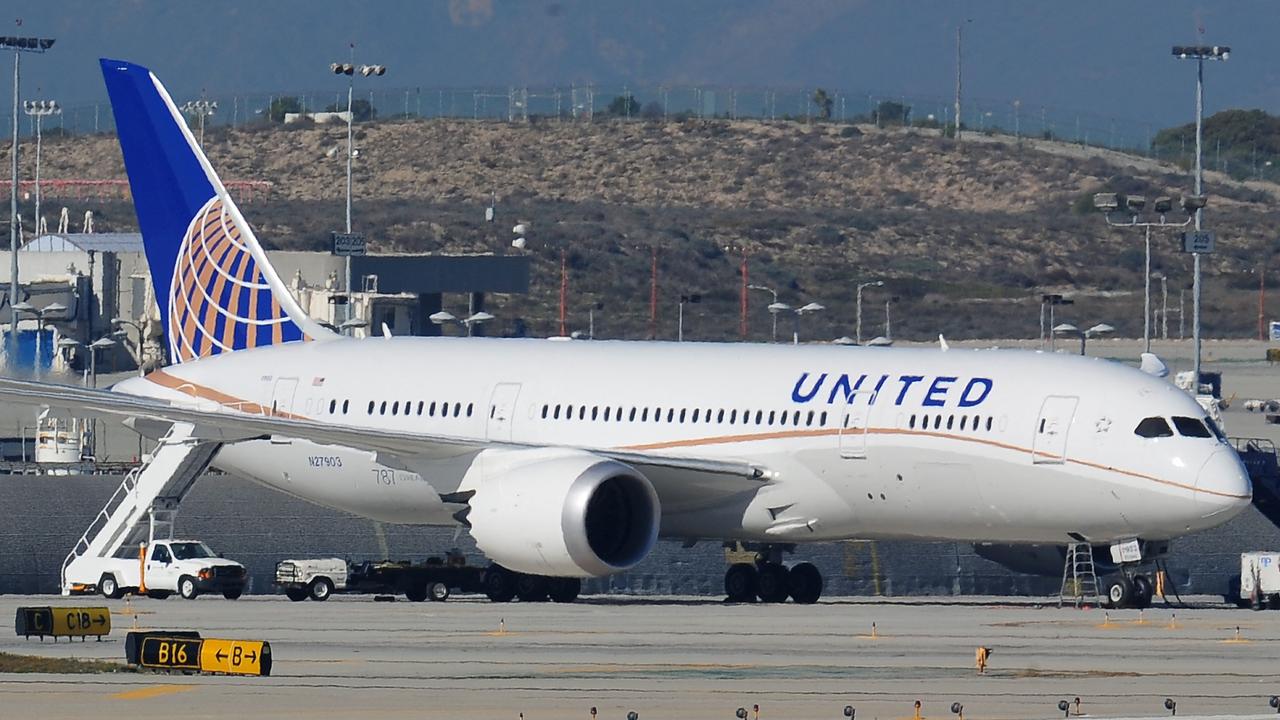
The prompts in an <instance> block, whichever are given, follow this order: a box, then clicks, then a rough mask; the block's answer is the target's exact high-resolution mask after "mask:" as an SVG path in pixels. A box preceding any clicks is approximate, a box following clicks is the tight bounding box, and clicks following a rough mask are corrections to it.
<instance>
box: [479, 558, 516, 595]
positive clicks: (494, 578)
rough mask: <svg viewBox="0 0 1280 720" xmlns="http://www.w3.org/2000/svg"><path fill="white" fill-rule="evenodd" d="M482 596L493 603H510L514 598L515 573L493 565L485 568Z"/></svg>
mask: <svg viewBox="0 0 1280 720" xmlns="http://www.w3.org/2000/svg"><path fill="white" fill-rule="evenodd" d="M481 582H482V583H483V584H484V594H485V595H486V596H488V598H489V599H490V600H492V601H493V602H511V601H512V599H514V598H515V596H516V577H515V573H513V572H511V571H510V570H508V569H506V568H504V567H502V566H501V565H498V564H497V563H494V564H492V565H490V566H489V567H487V568H485V571H484V579H483V580H482V581H481Z"/></svg>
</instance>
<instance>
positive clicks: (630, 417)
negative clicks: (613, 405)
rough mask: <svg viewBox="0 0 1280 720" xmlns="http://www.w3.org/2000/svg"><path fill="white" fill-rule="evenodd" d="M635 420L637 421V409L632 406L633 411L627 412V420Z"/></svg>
mask: <svg viewBox="0 0 1280 720" xmlns="http://www.w3.org/2000/svg"><path fill="white" fill-rule="evenodd" d="M635 421H636V409H635V408H631V412H629V413H627V422H635Z"/></svg>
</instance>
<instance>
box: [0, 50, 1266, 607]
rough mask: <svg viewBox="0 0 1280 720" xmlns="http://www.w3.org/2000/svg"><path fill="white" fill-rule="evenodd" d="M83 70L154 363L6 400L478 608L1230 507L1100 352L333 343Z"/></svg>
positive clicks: (785, 583)
mask: <svg viewBox="0 0 1280 720" xmlns="http://www.w3.org/2000/svg"><path fill="white" fill-rule="evenodd" d="M102 71H103V73H104V75H105V78H106V83H107V88H108V91H109V93H110V96H111V102H112V106H113V109H114V111H115V115H116V125H117V128H118V132H119V136H120V144H121V147H122V149H123V152H124V159H125V164H126V167H127V170H128V175H129V181H130V184H131V186H132V188H133V197H134V201H135V205H136V208H137V214H138V221H139V224H140V226H141V229H142V233H143V238H144V242H145V246H146V253H147V260H148V263H149V265H150V268H151V275H152V280H153V282H154V283H155V286H156V288H157V293H156V294H157V299H158V303H159V310H160V316H161V318H162V319H163V322H164V323H165V330H166V338H167V343H168V345H169V351H170V356H171V358H172V361H173V364H172V365H170V366H168V367H165V368H163V369H161V370H157V371H155V372H152V373H151V374H149V375H146V376H145V377H138V378H133V379H129V380H127V381H124V382H121V383H119V384H118V385H116V386H115V387H113V388H112V389H111V391H110V392H106V391H91V390H80V389H68V388H53V387H50V386H44V385H39V384H35V383H25V382H18V381H5V382H4V383H3V385H2V386H0V398H7V399H10V400H18V401H22V402H29V403H38V404H46V405H51V406H56V407H66V408H73V409H76V410H78V411H82V412H83V411H88V412H91V413H96V414H99V415H113V416H116V417H120V418H130V419H132V420H133V424H134V427H135V428H137V429H139V430H141V431H143V432H145V433H148V434H151V435H153V436H158V435H159V434H161V433H163V432H164V431H165V430H166V429H167V428H168V426H169V425H171V424H173V423H177V422H184V423H190V424H192V425H193V427H194V432H195V434H196V435H197V436H199V437H206V438H209V439H210V440H211V441H217V442H220V443H225V444H224V445H222V447H221V449H220V450H219V451H218V454H217V455H216V457H215V458H214V460H213V464H214V465H215V466H217V467H219V468H222V469H224V470H226V471H228V472H230V473H234V474H236V475H238V476H242V477H247V478H252V479H253V480H256V481H257V482H260V483H262V484H264V485H267V486H269V487H272V488H276V489H278V490H280V491H282V492H285V493H289V494H291V495H295V496H297V497H300V498H305V499H307V500H310V501H313V502H316V503H320V504H322V505H327V506H330V507H334V508H339V509H342V510H346V511H350V512H353V513H358V514H360V515H364V516H367V517H370V518H375V519H378V520H382V521H386V522H395V523H423V524H440V525H456V524H461V525H464V526H466V527H468V528H469V529H470V532H471V534H472V536H473V537H474V539H475V541H476V544H477V546H478V547H479V548H480V550H482V551H483V552H484V553H485V554H486V555H487V556H488V557H489V559H490V560H491V561H493V563H494V565H493V566H491V571H490V573H489V574H488V577H487V579H486V582H487V583H488V585H489V589H490V595H491V596H492V597H495V598H497V599H509V598H510V597H511V596H512V595H513V594H514V593H516V592H517V589H519V592H520V594H521V596H522V597H537V596H539V595H542V596H545V594H546V592H547V591H548V588H550V589H551V590H553V591H554V592H555V593H556V595H557V596H558V597H565V596H569V597H571V596H572V595H573V594H576V590H575V587H576V586H575V585H574V582H575V581H573V580H563V579H561V578H581V577H588V576H600V575H607V574H609V573H614V572H619V571H623V570H626V569H628V568H630V567H632V566H634V565H636V564H637V563H639V562H640V561H641V560H643V559H644V558H645V556H646V555H647V554H648V553H649V552H650V550H651V549H652V548H653V546H654V543H655V542H656V541H657V540H658V539H659V538H670V539H678V540H684V541H698V540H714V541H722V540H741V541H747V542H751V543H757V544H759V546H760V547H761V548H762V555H761V560H760V562H758V563H756V564H755V565H738V566H734V567H732V568H730V570H729V572H728V573H727V574H726V590H727V592H728V593H729V595H730V596H731V597H732V598H735V599H748V598H754V597H756V596H758V597H760V598H761V599H764V600H768V601H780V600H785V599H786V598H787V597H788V596H790V597H792V598H794V599H795V600H796V601H799V602H813V601H815V600H817V599H818V597H819V595H820V593H821V590H822V578H821V575H820V574H819V573H818V571H817V569H816V568H815V567H814V566H813V565H812V564H809V563H804V562H802V563H799V564H797V565H794V566H792V567H790V568H788V567H786V566H784V565H783V564H782V563H781V556H780V551H781V549H783V548H788V549H790V548H792V547H793V546H795V545H798V544H801V543H807V542H818V541H830V540H839V539H845V538H937V539H952V540H963V541H999V542H1006V543H1057V544H1062V543H1068V542H1073V541H1078V542H1088V543H1091V544H1093V545H1096V546H1102V547H1107V546H1115V547H1117V548H1120V547H1124V548H1132V547H1135V546H1137V545H1138V541H1157V542H1151V543H1147V542H1143V543H1142V547H1148V548H1151V547H1157V546H1159V545H1160V544H1161V543H1160V542H1158V541H1164V540H1168V539H1170V538H1173V537H1175V536H1178V535H1180V534H1184V533H1188V532H1193V531H1196V530H1200V529H1203V528H1207V527H1211V526H1215V525H1218V524H1221V523H1223V522H1225V521H1226V520H1227V519H1228V518H1231V517H1232V516H1233V515H1235V514H1236V513H1237V512H1239V511H1240V510H1241V509H1242V508H1244V507H1245V506H1246V505H1248V503H1249V500H1250V494H1251V489H1250V485H1249V479H1248V476H1247V474H1246V472H1245V469H1244V467H1243V466H1242V465H1241V463H1240V461H1239V459H1238V458H1237V456H1236V455H1235V453H1234V451H1233V450H1232V448H1231V447H1230V446H1229V445H1228V444H1227V443H1226V442H1225V439H1224V438H1223V437H1222V435H1221V433H1220V432H1219V431H1218V429H1217V428H1216V426H1215V425H1214V423H1213V422H1212V421H1211V420H1210V419H1209V418H1208V417H1206V415H1205V412H1204V410H1202V409H1201V408H1200V406H1199V405H1198V404H1197V403H1196V402H1195V400H1194V399H1192V398H1191V397H1189V396H1188V395H1187V394H1186V393H1184V392H1181V391H1179V390H1178V389H1176V388H1174V387H1173V386H1172V385H1170V384H1169V383H1167V382H1165V381H1164V380H1162V379H1160V378H1157V377H1153V376H1151V375H1148V374H1145V373H1143V372H1141V371H1139V370H1137V369H1133V368H1130V367H1126V366H1123V365H1119V364H1116V363H1112V362H1108V361H1103V360H1099V359H1093V358H1084V357H1078V356H1064V355H1048V354H1040V353H1032V352H1018V351H1003V350H984V351H960V350H950V351H942V350H924V349H893V348H861V347H841V346H824V347H817V346H799V347H795V346H778V345H749V344H746V345H743V344H735V345H729V344H714V343H662V342H615V341H610V342H595V341H592V342H582V341H563V342H561V341H554V340H533V339H520V340H505V339H484V338H476V339H470V338H420V337H387V338H369V339H361V340H355V339H350V338H346V337H342V336H339V335H337V334H335V333H333V332H331V331H330V330H328V329H326V328H325V327H323V326H321V325H319V324H318V323H316V322H315V321H313V320H312V319H310V318H308V317H307V316H306V315H305V314H304V312H303V311H302V310H301V308H300V307H299V305H298V304H297V302H295V300H294V298H293V297H291V295H290V293H289V292H288V289H287V287H286V285H285V284H284V283H283V282H281V280H280V278H279V277H278V276H277V274H276V273H275V271H274V270H273V269H272V268H271V266H270V265H269V264H268V262H267V258H266V255H265V253H264V252H263V249H262V247H261V245H260V244H259V243H258V240H257V238H256V237H255V236H254V233H253V231H252V230H251V229H250V226H249V224H248V223H247V222H246V221H245V219H244V217H243V216H242V215H241V214H240V211H239V210H238V209H237V207H236V205H235V203H234V202H233V201H232V199H231V197H229V196H228V194H227V192H226V190H225V188H224V187H223V185H222V183H221V182H220V181H219V179H218V176H217V175H216V174H215V172H214V170H213V169H212V167H211V166H210V164H209V162H208V160H207V158H206V157H205V155H204V153H203V152H202V151H201V149H200V147H199V146H198V145H197V144H196V142H195V141H194V140H193V138H192V135H191V133H190V132H189V130H188V129H187V127H186V124H185V123H184V122H183V120H182V117H181V115H180V114H179V112H178V110H177V108H175V106H174V104H173V101H172V100H171V98H170V97H169V95H168V94H167V92H166V91H165V89H164V87H163V86H162V85H161V84H160V82H159V81H158V80H157V79H156V77H155V76H154V75H153V74H152V73H151V72H149V71H148V70H147V69H145V68H143V67H139V66H137V65H134V64H130V63H127V62H121V61H117V60H103V61H102ZM1129 559H1133V558H1132V557H1130V558H1129ZM1112 586H1113V587H1114V588H1117V591H1116V593H1113V595H1112V599H1113V600H1114V601H1116V602H1117V604H1126V603H1127V604H1141V603H1142V602H1144V599H1143V593H1144V592H1145V593H1146V599H1147V600H1149V598H1150V594H1149V593H1150V591H1149V588H1150V582H1149V580H1147V579H1146V577H1145V576H1144V575H1141V574H1140V573H1138V572H1137V571H1136V570H1133V569H1132V568H1127V569H1126V571H1125V572H1123V573H1121V574H1119V575H1118V576H1117V577H1116V578H1114V579H1113V580H1112ZM1144 588H1145V590H1144Z"/></svg>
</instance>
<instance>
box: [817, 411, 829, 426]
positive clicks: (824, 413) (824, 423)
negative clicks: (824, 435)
mask: <svg viewBox="0 0 1280 720" xmlns="http://www.w3.org/2000/svg"><path fill="white" fill-rule="evenodd" d="M818 424H819V425H821V426H823V427H826V426H827V411H826V410H823V411H822V419H821V420H819V421H818Z"/></svg>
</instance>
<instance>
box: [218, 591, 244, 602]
mask: <svg viewBox="0 0 1280 720" xmlns="http://www.w3.org/2000/svg"><path fill="white" fill-rule="evenodd" d="M243 594H244V588H236V589H235V590H223V591H222V597H224V598H226V599H228V600H239V599H240V596H241V595H243Z"/></svg>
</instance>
